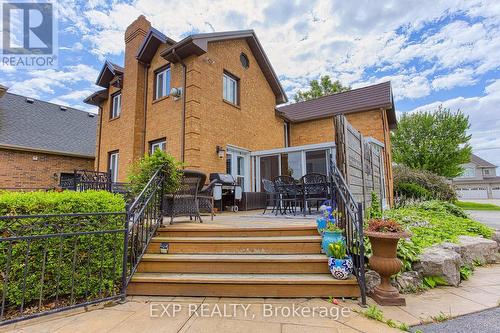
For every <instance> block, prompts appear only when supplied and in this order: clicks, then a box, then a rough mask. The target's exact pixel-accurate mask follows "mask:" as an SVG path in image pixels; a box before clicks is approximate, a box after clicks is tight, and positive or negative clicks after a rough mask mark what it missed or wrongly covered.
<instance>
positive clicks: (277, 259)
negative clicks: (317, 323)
mask: <svg viewBox="0 0 500 333" xmlns="http://www.w3.org/2000/svg"><path fill="white" fill-rule="evenodd" d="M169 222H170V219H165V225H164V226H163V227H161V228H160V229H159V230H158V234H157V235H156V237H154V238H153V239H152V241H151V243H150V245H149V247H148V249H147V253H146V254H145V255H144V257H143V258H142V261H141V263H140V264H139V267H138V271H137V273H136V274H135V275H134V277H133V278H132V281H131V284H130V285H129V288H128V291H127V292H128V293H129V294H130V295H166V296H167V295H168V296H221V297H222V296H233V297H328V296H337V297H339V296H345V297H356V296H359V287H358V285H357V282H356V280H355V279H354V278H351V279H348V280H345V281H339V280H335V279H333V277H332V276H331V274H330V272H329V271H328V266H327V258H326V256H325V255H324V254H321V237H320V236H319V235H318V232H317V230H316V223H315V217H308V218H304V217H302V216H300V217H299V216H297V217H288V216H287V217H283V216H279V215H278V216H274V215H272V216H270V215H267V216H262V211H247V212H238V213H229V212H228V213H220V214H219V215H217V216H215V217H214V220H213V221H212V220H210V217H209V216H203V223H200V222H198V221H196V222H195V221H190V220H189V218H178V219H175V220H174V223H173V224H169ZM166 244H168V253H161V251H160V245H166Z"/></svg>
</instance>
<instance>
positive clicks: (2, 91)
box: [0, 84, 9, 98]
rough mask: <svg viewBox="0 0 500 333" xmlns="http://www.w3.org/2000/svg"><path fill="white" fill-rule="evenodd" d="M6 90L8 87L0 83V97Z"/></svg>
mask: <svg viewBox="0 0 500 333" xmlns="http://www.w3.org/2000/svg"><path fill="white" fill-rule="evenodd" d="M7 90H9V88H8V87H6V86H3V85H1V84H0V98H2V97H3V95H5V93H6V92H7Z"/></svg>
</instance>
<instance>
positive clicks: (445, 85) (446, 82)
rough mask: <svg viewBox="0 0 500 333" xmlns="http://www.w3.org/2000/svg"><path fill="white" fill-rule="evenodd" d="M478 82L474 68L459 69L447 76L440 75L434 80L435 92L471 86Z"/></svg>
mask: <svg viewBox="0 0 500 333" xmlns="http://www.w3.org/2000/svg"><path fill="white" fill-rule="evenodd" d="M476 82H477V79H474V70H473V69H472V68H458V69H457V70H455V71H454V72H451V73H449V74H446V75H439V76H437V77H435V78H434V80H432V87H433V88H434V90H442V89H452V88H454V87H464V86H470V85H473V84H474V83H476Z"/></svg>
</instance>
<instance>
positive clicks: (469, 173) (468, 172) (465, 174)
mask: <svg viewBox="0 0 500 333" xmlns="http://www.w3.org/2000/svg"><path fill="white" fill-rule="evenodd" d="M475 176H476V170H475V169H474V168H471V167H466V168H464V172H463V173H462V175H461V176H460V177H461V178H471V177H475Z"/></svg>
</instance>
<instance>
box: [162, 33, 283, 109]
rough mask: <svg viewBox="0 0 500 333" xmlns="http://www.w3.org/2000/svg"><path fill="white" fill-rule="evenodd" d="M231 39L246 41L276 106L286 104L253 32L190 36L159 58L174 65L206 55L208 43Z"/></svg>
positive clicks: (281, 90) (279, 84)
mask: <svg viewBox="0 0 500 333" xmlns="http://www.w3.org/2000/svg"><path fill="white" fill-rule="evenodd" d="M233 39H245V40H246V41H247V43H248V46H249V47H250V50H251V51H252V53H253V54H254V56H255V59H256V60H257V63H258V64H259V66H260V68H261V69H262V73H263V74H264V76H265V78H266V80H267V82H268V83H269V85H270V86H271V89H272V90H273V92H274V95H275V96H276V104H282V103H286V102H287V101H288V98H287V96H286V93H285V91H284V90H283V87H282V86H281V83H280V82H279V79H278V76H277V75H276V73H275V72H274V69H273V67H272V65H271V62H270V61H269V59H268V58H267V56H266V53H265V52H264V49H263V48H262V45H261V44H260V42H259V40H258V38H257V36H256V35H255V32H254V31H253V30H238V31H226V32H212V33H205V34H194V35H190V36H188V37H186V38H184V39H183V40H181V41H179V42H177V43H175V44H174V45H172V46H170V47H168V48H167V49H165V50H164V51H163V52H162V53H161V56H162V57H163V58H165V59H166V60H168V61H170V62H172V63H176V62H178V61H179V58H180V59H183V58H186V57H188V56H190V55H193V54H194V55H197V56H200V55H202V54H204V53H206V52H207V51H208V43H210V42H218V41H224V40H233Z"/></svg>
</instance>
